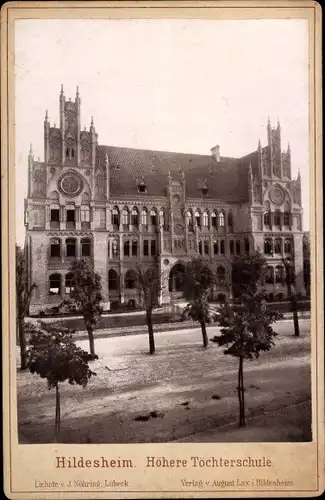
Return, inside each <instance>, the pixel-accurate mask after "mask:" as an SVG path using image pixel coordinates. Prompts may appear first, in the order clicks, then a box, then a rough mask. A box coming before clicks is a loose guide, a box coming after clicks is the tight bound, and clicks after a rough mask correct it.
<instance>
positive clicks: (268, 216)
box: [264, 212, 271, 227]
mask: <svg viewBox="0 0 325 500" xmlns="http://www.w3.org/2000/svg"><path fill="white" fill-rule="evenodd" d="M264 226H267V227H270V226H271V212H264Z"/></svg>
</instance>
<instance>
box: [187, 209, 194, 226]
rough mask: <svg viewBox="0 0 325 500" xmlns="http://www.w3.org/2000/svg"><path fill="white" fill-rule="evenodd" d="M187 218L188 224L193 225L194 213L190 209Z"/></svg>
mask: <svg viewBox="0 0 325 500" xmlns="http://www.w3.org/2000/svg"><path fill="white" fill-rule="evenodd" d="M186 219H187V225H188V226H192V225H193V214H192V212H191V211H190V210H188V212H187V214H186Z"/></svg>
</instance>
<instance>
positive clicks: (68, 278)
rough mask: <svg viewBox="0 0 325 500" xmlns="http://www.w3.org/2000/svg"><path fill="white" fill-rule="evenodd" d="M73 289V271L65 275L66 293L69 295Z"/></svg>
mask: <svg viewBox="0 0 325 500" xmlns="http://www.w3.org/2000/svg"><path fill="white" fill-rule="evenodd" d="M72 291H73V273H68V274H67V275H66V277H65V293H66V295H68V294H69V293H71V292H72Z"/></svg>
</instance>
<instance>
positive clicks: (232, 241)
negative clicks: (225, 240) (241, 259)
mask: <svg viewBox="0 0 325 500" xmlns="http://www.w3.org/2000/svg"><path fill="white" fill-rule="evenodd" d="M229 251H230V255H234V253H235V246H234V240H230V241H229Z"/></svg>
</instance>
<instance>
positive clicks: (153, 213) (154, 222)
mask: <svg viewBox="0 0 325 500" xmlns="http://www.w3.org/2000/svg"><path fill="white" fill-rule="evenodd" d="M150 224H151V225H152V226H156V225H157V212H156V210H155V209H154V208H153V209H152V210H151V212H150Z"/></svg>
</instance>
